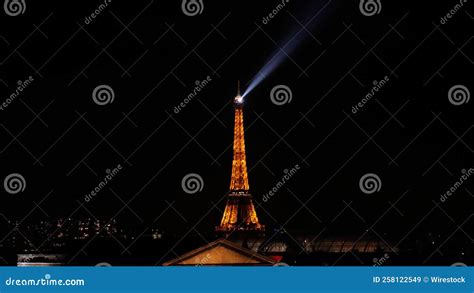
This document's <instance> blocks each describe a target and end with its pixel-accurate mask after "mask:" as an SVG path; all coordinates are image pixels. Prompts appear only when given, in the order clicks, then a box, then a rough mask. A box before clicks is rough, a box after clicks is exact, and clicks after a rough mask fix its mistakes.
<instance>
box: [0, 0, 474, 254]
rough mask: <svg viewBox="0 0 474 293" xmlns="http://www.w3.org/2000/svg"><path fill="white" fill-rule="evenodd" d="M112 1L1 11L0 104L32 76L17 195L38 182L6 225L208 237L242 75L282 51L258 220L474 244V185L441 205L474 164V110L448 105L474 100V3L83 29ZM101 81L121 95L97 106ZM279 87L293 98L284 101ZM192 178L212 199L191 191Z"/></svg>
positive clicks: (103, 20)
mask: <svg viewBox="0 0 474 293" xmlns="http://www.w3.org/2000/svg"><path fill="white" fill-rule="evenodd" d="M415 2H416V3H415ZM102 3H103V2H99V1H88V3H85V2H79V1H76V2H71V1H57V2H48V3H43V2H41V3H40V1H31V0H26V10H25V11H24V13H23V14H20V15H18V16H8V15H6V14H5V13H4V11H0V12H1V13H0V14H1V16H0V22H1V24H0V27H1V29H0V61H2V62H1V71H0V79H1V80H0V88H1V89H2V90H1V92H2V102H3V101H5V100H7V98H8V97H9V96H10V95H11V94H12V93H14V92H15V90H16V89H17V86H18V81H19V80H21V81H25V80H27V79H28V78H29V77H30V76H31V77H32V79H33V81H32V82H31V84H30V85H28V86H27V87H26V88H25V89H24V90H23V91H22V92H21V93H20V94H19V95H18V97H17V98H15V99H14V100H13V101H11V103H10V104H9V105H8V107H6V108H5V107H4V108H3V109H2V110H0V122H1V128H0V133H1V140H0V151H1V152H0V166H1V168H0V176H1V178H2V183H3V179H4V178H5V177H7V176H8V175H10V174H12V173H19V174H21V175H22V176H23V177H24V179H25V181H26V188H25V189H24V191H22V192H19V193H17V194H10V193H8V192H6V191H5V189H4V188H2V189H1V198H2V199H1V205H0V213H1V214H3V215H4V216H5V217H4V219H1V220H0V221H3V222H4V223H5V221H6V219H8V220H18V221H22V220H23V221H24V222H25V223H26V222H35V221H38V220H40V219H53V218H60V217H62V218H67V217H73V218H88V217H92V216H93V217H96V218H100V219H104V220H109V219H111V218H115V219H116V220H117V222H119V223H121V224H123V225H129V226H143V227H149V226H156V227H160V228H162V229H164V230H165V231H169V232H172V233H176V234H185V233H187V232H189V231H190V233H191V234H195V233H201V234H204V235H205V234H208V233H211V232H212V231H213V229H214V226H216V225H218V223H219V222H220V218H221V215H222V211H223V209H224V206H225V201H224V200H223V199H224V196H225V194H226V193H227V192H228V188H229V182H230V173H231V161H232V147H231V146H232V140H233V122H234V117H233V107H232V104H231V102H232V99H233V97H234V96H235V93H236V83H237V80H241V83H242V90H244V89H245V87H246V85H248V84H249V82H250V81H251V80H252V78H253V77H254V76H255V75H256V74H257V73H258V72H259V70H260V69H261V68H262V67H263V66H264V65H265V63H266V62H267V61H268V60H271V59H272V57H273V56H274V54H275V53H278V52H280V54H281V53H282V51H281V50H283V52H285V56H284V58H283V60H282V63H281V65H280V66H278V67H276V68H275V70H273V71H272V72H271V73H270V74H269V75H268V76H267V78H266V79H265V80H264V81H263V82H262V83H260V84H259V85H258V86H257V87H256V88H255V89H254V90H253V91H252V92H251V93H250V94H249V95H248V96H247V97H246V105H245V121H244V123H245V127H246V149H247V165H248V167H249V183H250V191H251V193H252V194H253V195H254V200H255V204H256V207H257V213H258V216H259V218H260V221H261V222H262V223H263V224H266V225H267V227H268V229H269V230H271V229H272V228H276V227H279V226H283V227H284V228H286V229H287V230H288V231H290V233H291V231H296V232H305V233H310V234H314V235H316V234H318V233H320V232H321V231H323V233H324V234H325V235H354V236H360V235H362V234H363V233H364V232H365V231H366V229H369V230H370V231H369V232H370V233H372V234H374V235H379V237H382V238H383V239H389V240H390V241H393V242H394V243H402V242H403V241H405V240H406V239H413V238H416V237H418V235H425V234H426V233H428V232H430V231H431V232H433V233H434V234H436V235H440V238H441V239H442V241H441V242H444V241H445V240H446V243H449V241H450V239H454V238H456V239H461V240H462V241H468V242H471V241H472V237H473V235H472V231H473V219H472V218H471V217H472V206H473V201H474V198H473V196H474V188H473V182H474V181H473V180H474V178H472V177H471V178H470V179H468V180H466V181H465V183H463V184H462V185H461V186H460V187H459V188H457V189H456V191H455V192H454V193H453V195H452V196H450V197H449V199H447V200H445V201H444V202H441V200H440V197H441V195H442V194H444V193H445V192H446V191H448V190H449V189H450V188H451V187H453V186H454V184H455V183H456V182H457V181H459V179H460V177H461V176H462V175H463V173H462V172H463V170H465V171H467V172H468V170H469V169H470V168H474V160H473V149H474V146H473V143H472V142H473V141H474V140H473V134H474V133H473V131H472V126H473V125H472V124H473V119H472V117H473V115H472V103H473V101H467V97H468V96H464V102H463V101H461V102H460V103H458V104H459V105H455V104H453V103H452V102H450V100H449V98H448V92H449V91H450V89H451V88H452V87H454V86H457V85H463V86H465V87H466V88H467V89H468V91H469V90H470V91H471V92H472V91H473V90H474V84H473V76H472V69H473V60H474V56H473V54H472V53H473V52H474V50H473V45H474V43H473V42H472V35H473V34H472V25H473V18H472V17H473V16H474V12H473V9H472V3H469V2H467V3H464V4H463V6H462V7H461V8H460V9H459V10H458V11H457V12H456V13H455V14H454V15H453V16H452V17H451V18H449V19H448V21H447V22H445V23H444V24H442V23H440V21H441V17H442V16H444V15H446V14H447V13H449V11H450V10H451V9H453V7H454V6H455V5H456V4H458V1H438V2H436V1H387V0H381V7H380V11H378V13H376V14H375V15H372V16H365V15H363V14H362V13H361V9H360V7H359V1H356V0H354V1H342V0H338V1H289V2H284V3H285V5H284V6H283V7H282V8H281V10H280V11H279V12H278V13H277V14H276V15H275V16H274V17H273V18H271V19H269V21H264V20H263V19H264V17H266V16H268V15H269V14H270V13H271V12H272V10H274V9H276V7H277V5H278V4H281V3H282V2H280V1H230V2H229V1H209V0H204V2H203V7H202V11H201V13H200V14H197V15H195V16H187V15H185V14H184V13H183V10H182V5H181V1H167V2H166V3H165V2H164V1H163V2H160V1H135V2H133V5H132V3H131V2H127V3H119V2H118V1H117V2H116V1H112V2H110V3H108V5H107V6H106V7H105V8H104V9H103V11H102V12H101V13H100V14H99V15H98V16H96V18H94V19H92V20H90V21H86V18H87V17H88V16H90V15H91V14H92V13H93V12H94V10H96V9H97V7H98V6H99V5H100V4H102ZM86 22H87V23H86ZM288 42H289V43H288ZM287 43H288V44H287ZM285 45H286V46H285ZM286 54H287V55H288V56H286ZM206 79H208V80H210V81H209V82H208V83H207V84H206V85H205V86H204V87H203V88H202V90H201V91H200V92H198V93H197V94H196V96H195V97H194V98H193V99H191V100H190V101H189V102H188V103H187V104H186V106H185V107H184V108H182V109H180V110H179V111H176V110H175V107H176V106H178V105H180V103H182V102H183V101H184V100H185V99H186V98H187V97H188V95H189V94H190V93H192V92H193V90H194V88H195V86H196V81H203V80H206ZM381 80H386V82H385V84H383V86H381V87H380V89H379V90H378V91H377V92H376V93H375V94H374V95H373V97H372V98H371V99H369V100H368V101H366V103H365V104H364V105H363V107H362V108H360V109H359V110H358V111H353V106H355V105H357V104H358V103H359V102H361V101H362V100H363V99H364V97H365V96H366V95H367V94H368V93H370V91H371V89H372V88H373V86H374V81H378V82H380V81H381ZM379 84H380V83H379ZM100 85H108V86H110V87H111V88H112V89H113V92H114V100H113V102H111V103H107V104H105V105H98V104H96V103H95V102H94V100H93V98H92V93H93V91H94V89H95V88H96V87H97V86H100ZM278 85H286V86H287V87H288V88H289V89H290V90H291V101H289V102H288V103H284V104H283V105H276V104H275V103H273V102H272V100H271V98H270V93H271V91H272V88H274V87H275V86H278ZM469 95H470V94H469ZM354 112H356V113H354ZM119 164H120V165H121V166H122V169H121V170H120V172H119V173H118V174H117V175H116V176H114V177H113V179H111V180H110V182H108V183H107V185H106V186H105V188H103V189H102V190H101V191H100V192H99V193H98V194H97V195H96V196H94V198H93V199H92V200H90V201H89V202H85V196H86V195H87V194H89V193H90V192H91V191H93V190H94V189H95V188H96V186H98V185H99V183H100V182H101V181H102V180H103V179H104V177H105V176H106V175H107V173H106V172H107V170H111V169H113V168H114V167H116V166H117V165H119ZM295 165H298V166H300V169H299V170H298V172H297V173H296V174H295V175H294V176H292V177H291V179H290V180H288V182H287V183H286V184H284V186H283V187H282V188H281V189H279V190H278V192H277V193H276V194H274V195H273V196H272V197H271V199H270V200H268V201H267V202H264V201H263V199H262V197H263V195H264V194H266V193H267V192H269V191H270V190H271V189H272V188H273V187H274V186H276V184H277V183H278V181H280V180H281V178H282V177H283V175H284V174H285V173H284V170H285V169H286V170H289V169H291V168H293V167H295ZM190 173H196V174H199V176H201V178H202V179H203V188H202V191H200V192H197V193H194V194H188V193H186V192H185V191H184V190H183V188H182V184H181V180H182V179H183V177H185V176H186V175H188V174H190ZM368 173H373V174H376V175H377V176H378V177H379V178H380V181H381V186H380V190H379V191H376V192H374V193H371V194H366V193H364V192H362V191H361V189H360V187H359V180H360V179H361V177H362V176H364V175H365V174H368ZM473 177H474V176H473ZM20 229H21V228H20ZM420 237H421V236H420ZM440 248H441V249H442V248H443V245H441V246H440Z"/></svg>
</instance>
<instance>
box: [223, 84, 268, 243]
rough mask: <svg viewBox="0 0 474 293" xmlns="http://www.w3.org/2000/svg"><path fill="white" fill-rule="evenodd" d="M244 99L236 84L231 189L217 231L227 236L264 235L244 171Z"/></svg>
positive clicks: (245, 167)
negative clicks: (234, 234) (242, 234)
mask: <svg viewBox="0 0 474 293" xmlns="http://www.w3.org/2000/svg"><path fill="white" fill-rule="evenodd" d="M243 108H244V99H243V97H242V96H241V95H240V86H239V85H238V86H237V96H236V97H235V98H234V111H235V120H234V159H233V161H232V176H231V178H230V190H229V193H228V194H227V204H226V206H225V210H224V214H223V215H222V220H221V223H220V225H219V226H217V227H216V231H217V232H220V233H223V234H225V235H226V236H229V235H230V234H231V233H234V232H236V233H237V234H241V233H245V234H253V233H255V234H263V233H264V232H265V226H264V225H262V224H260V223H259V221H258V217H257V212H256V211H255V207H254V205H253V202H252V195H251V194H250V193H249V181H248V174H247V159H246V156H245V138H244V110H243Z"/></svg>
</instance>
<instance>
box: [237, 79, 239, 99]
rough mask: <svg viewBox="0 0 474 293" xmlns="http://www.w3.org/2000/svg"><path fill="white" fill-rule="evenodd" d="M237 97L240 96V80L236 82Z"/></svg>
mask: <svg viewBox="0 0 474 293" xmlns="http://www.w3.org/2000/svg"><path fill="white" fill-rule="evenodd" d="M237 96H240V80H237Z"/></svg>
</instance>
